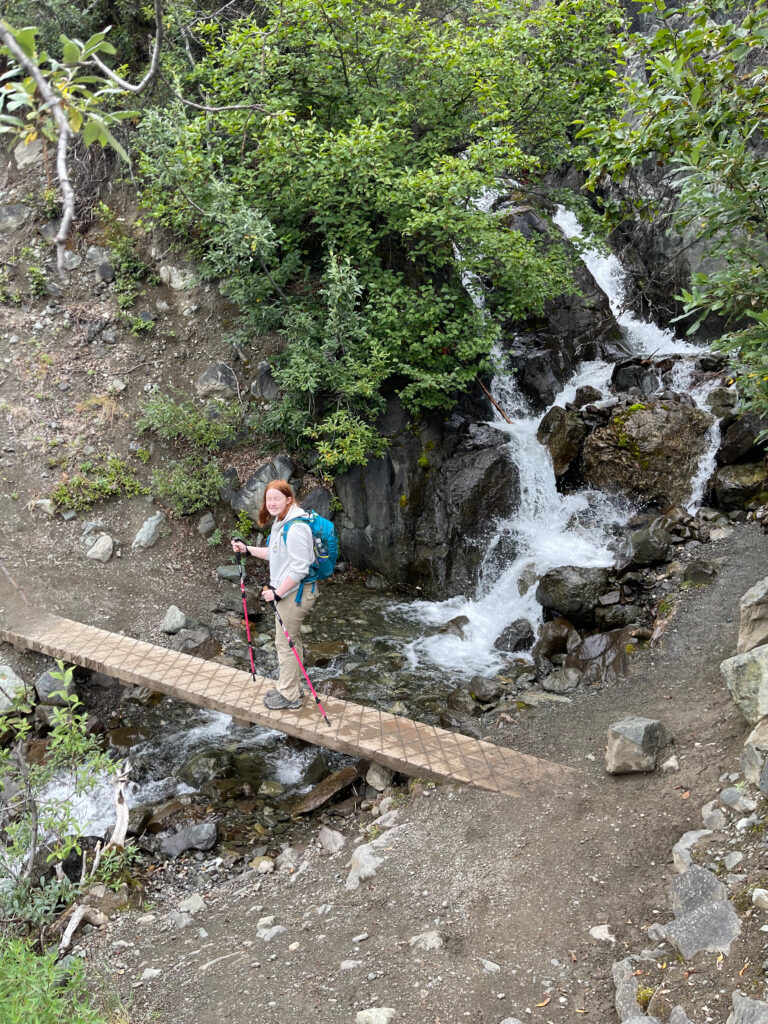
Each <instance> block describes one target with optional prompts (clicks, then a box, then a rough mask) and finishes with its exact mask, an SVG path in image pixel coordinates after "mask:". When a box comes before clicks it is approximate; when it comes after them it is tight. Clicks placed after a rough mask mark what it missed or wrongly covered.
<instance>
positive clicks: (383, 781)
mask: <svg viewBox="0 0 768 1024" xmlns="http://www.w3.org/2000/svg"><path fill="white" fill-rule="evenodd" d="M393 775H394V772H392V771H390V769H389V768H385V767H384V766H383V765H381V764H376V762H375V761H374V762H373V763H372V764H371V767H370V768H369V769H368V771H367V772H366V774H365V781H366V782H367V783H368V785H369V786H373V788H374V789H375V790H377V792H379V793H381V792H383V790H385V789H386V788H387V786H389V785H391V783H392V776H393Z"/></svg>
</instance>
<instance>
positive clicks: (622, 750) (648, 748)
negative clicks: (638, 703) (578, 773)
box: [605, 715, 666, 775]
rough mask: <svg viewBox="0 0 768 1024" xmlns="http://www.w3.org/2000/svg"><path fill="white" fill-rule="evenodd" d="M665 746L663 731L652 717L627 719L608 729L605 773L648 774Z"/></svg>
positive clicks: (614, 723)
mask: <svg viewBox="0 0 768 1024" xmlns="http://www.w3.org/2000/svg"><path fill="white" fill-rule="evenodd" d="M665 743H666V730H665V729H664V726H663V725H662V724H661V722H659V721H656V720H655V719H652V718H642V717H639V716H634V715H632V716H629V717H627V718H622V719H621V720H620V721H618V722H613V724H612V725H610V726H609V727H608V748H607V750H606V754H605V770H606V771H607V772H608V773H609V774H610V775H622V774H626V773H628V772H650V771H653V769H654V767H655V766H656V755H657V754H658V752H659V750H660V749H661V748H662V747H663V746H664V744H665Z"/></svg>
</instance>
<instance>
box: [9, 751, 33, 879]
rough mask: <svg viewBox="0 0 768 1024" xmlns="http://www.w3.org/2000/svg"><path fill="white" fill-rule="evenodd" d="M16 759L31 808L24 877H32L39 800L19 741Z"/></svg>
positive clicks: (28, 804) (15, 753)
mask: <svg viewBox="0 0 768 1024" xmlns="http://www.w3.org/2000/svg"><path fill="white" fill-rule="evenodd" d="M13 756H14V760H15V761H16V764H17V765H18V766H19V772H20V773H21V779H22V782H23V783H24V797H25V801H26V804H27V807H28V808H29V817H30V832H31V837H30V840H29V858H28V859H27V863H26V865H25V867H24V871H23V873H22V876H21V877H22V878H24V879H28V878H31V877H32V872H33V871H34V869H35V861H36V860H37V836H38V828H39V826H38V817H37V800H35V797H34V794H33V792H32V786H31V785H30V782H29V769H28V767H27V762H26V761H25V760H24V753H23V751H22V745H21V743H17V744H16V746H15V747H14V750H13Z"/></svg>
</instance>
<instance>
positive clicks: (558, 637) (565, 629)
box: [531, 617, 581, 672]
mask: <svg viewBox="0 0 768 1024" xmlns="http://www.w3.org/2000/svg"><path fill="white" fill-rule="evenodd" d="M580 643H581V637H580V636H579V634H578V633H577V632H576V630H575V629H574V627H573V624H572V623H571V622H569V621H568V619H566V618H563V617H561V618H559V619H553V620H552V621H551V622H545V623H544V625H543V626H542V627H541V630H540V631H539V639H538V640H537V641H536V643H535V644H534V646H533V651H532V652H531V653H532V654H533V660H534V664H535V665H536V667H537V668H538V669H539V670H540V671H542V672H546V671H547V668H548V665H547V663H548V662H551V660H552V658H553V657H554V656H555V655H558V654H568V653H569V652H570V651H572V650H574V649H575V648H576V647H578V646H579V644H580Z"/></svg>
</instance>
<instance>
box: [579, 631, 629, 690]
mask: <svg viewBox="0 0 768 1024" xmlns="http://www.w3.org/2000/svg"><path fill="white" fill-rule="evenodd" d="M633 639H634V638H633V637H632V630H631V629H628V628H627V629H612V630H611V631H610V632H609V633H596V634H595V635H594V636H588V637H587V638H586V640H582V642H581V643H580V644H579V646H578V647H574V649H573V650H572V651H571V652H570V653H569V654H568V656H567V657H566V659H565V667H566V668H575V669H578V670H579V672H581V673H582V675H583V677H584V682H585V683H600V682H602V683H612V682H615V680H616V679H617V678H619V677H620V676H624V675H626V674H627V672H628V670H629V656H628V652H627V647H628V646H629V645H630V640H633Z"/></svg>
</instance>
